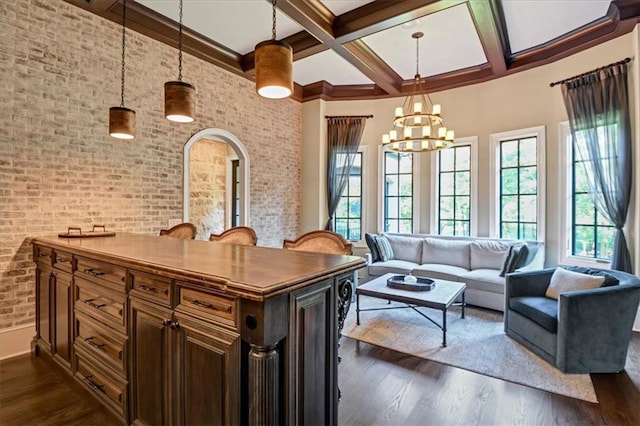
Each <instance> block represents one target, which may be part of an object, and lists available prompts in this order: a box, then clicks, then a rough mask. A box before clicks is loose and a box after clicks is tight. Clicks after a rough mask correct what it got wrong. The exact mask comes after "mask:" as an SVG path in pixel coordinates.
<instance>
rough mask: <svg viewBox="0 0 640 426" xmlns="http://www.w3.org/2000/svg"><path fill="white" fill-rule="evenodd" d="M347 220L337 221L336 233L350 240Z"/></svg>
mask: <svg viewBox="0 0 640 426" xmlns="http://www.w3.org/2000/svg"><path fill="white" fill-rule="evenodd" d="M347 230H348V228H347V219H336V220H335V231H336V233H338V234H340V235H342V236H343V237H345V238H348V236H347Z"/></svg>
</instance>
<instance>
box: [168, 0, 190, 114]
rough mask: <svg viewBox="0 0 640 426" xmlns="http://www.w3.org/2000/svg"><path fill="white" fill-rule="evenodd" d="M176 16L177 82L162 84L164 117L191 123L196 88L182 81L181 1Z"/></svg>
mask: <svg viewBox="0 0 640 426" xmlns="http://www.w3.org/2000/svg"><path fill="white" fill-rule="evenodd" d="M178 14H179V19H180V22H179V27H178V80H177V81H167V82H166V83H165V84H164V116H165V117H166V118H167V120H170V121H175V122H176V123H191V122H192V121H193V120H194V119H195V116H196V88H195V86H193V85H192V84H189V83H185V82H183V81H182V33H183V31H182V0H180V2H179V12H178Z"/></svg>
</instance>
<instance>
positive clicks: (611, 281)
mask: <svg viewBox="0 0 640 426" xmlns="http://www.w3.org/2000/svg"><path fill="white" fill-rule="evenodd" d="M563 268H564V269H566V270H567V271H573V272H579V273H581V274H587V275H595V276H597V277H604V282H603V283H602V286H601V287H610V286H613V285H618V284H620V280H618V279H617V278H616V277H614V276H613V275H611V274H607V273H606V272H605V271H603V270H601V269H594V268H585V267H583V266H563Z"/></svg>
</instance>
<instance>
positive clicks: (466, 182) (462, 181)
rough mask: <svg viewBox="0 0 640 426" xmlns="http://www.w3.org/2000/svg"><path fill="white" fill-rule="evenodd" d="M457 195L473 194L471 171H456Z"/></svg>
mask: <svg viewBox="0 0 640 426" xmlns="http://www.w3.org/2000/svg"><path fill="white" fill-rule="evenodd" d="M455 176H456V195H469V194H471V182H470V179H471V175H470V173H469V172H456V175H455Z"/></svg>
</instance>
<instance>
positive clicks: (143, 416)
mask: <svg viewBox="0 0 640 426" xmlns="http://www.w3.org/2000/svg"><path fill="white" fill-rule="evenodd" d="M130 306H131V307H130V318H129V319H130V321H129V324H130V333H129V336H130V337H129V338H130V339H131V357H130V360H131V405H130V406H131V423H134V424H146V425H154V426H156V425H158V426H159V425H166V424H170V423H171V422H170V421H168V419H169V418H170V417H169V416H170V410H169V397H168V383H169V380H168V378H169V376H170V374H171V368H170V366H171V364H170V361H169V359H168V356H169V353H170V351H169V345H170V344H171V342H170V341H169V340H170V338H171V335H170V331H172V330H171V329H170V328H169V326H168V325H169V323H170V319H171V311H170V310H168V309H163V308H161V307H158V306H154V305H151V304H148V303H145V302H142V301H140V300H138V299H134V298H131V304H130Z"/></svg>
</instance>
